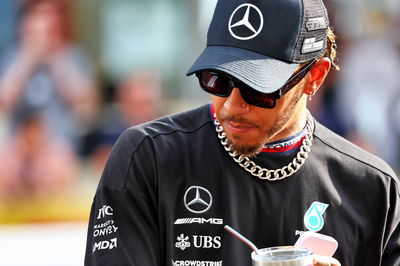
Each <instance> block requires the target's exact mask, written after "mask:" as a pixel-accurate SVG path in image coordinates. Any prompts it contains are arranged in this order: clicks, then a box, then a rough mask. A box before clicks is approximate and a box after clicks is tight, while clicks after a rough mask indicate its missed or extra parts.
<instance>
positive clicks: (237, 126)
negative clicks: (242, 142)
mask: <svg viewBox="0 0 400 266" xmlns="http://www.w3.org/2000/svg"><path fill="white" fill-rule="evenodd" d="M225 127H226V130H228V131H230V132H232V133H236V134H243V133H246V132H249V131H250V130H252V129H254V128H256V126H255V125H252V124H248V123H240V122H234V121H226V122H225Z"/></svg>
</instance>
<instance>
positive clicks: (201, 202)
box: [183, 186, 212, 213]
mask: <svg viewBox="0 0 400 266" xmlns="http://www.w3.org/2000/svg"><path fill="white" fill-rule="evenodd" d="M183 201H184V203H185V207H186V209H188V210H189V211H191V212H193V213H204V212H206V211H208V209H210V207H211V204H212V195H211V193H210V192H209V191H208V190H207V189H205V188H203V187H199V186H191V187H190V188H188V189H187V190H186V192H185V196H184V198H183Z"/></svg>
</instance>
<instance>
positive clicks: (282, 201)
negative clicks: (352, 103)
mask: <svg viewBox="0 0 400 266" xmlns="http://www.w3.org/2000/svg"><path fill="white" fill-rule="evenodd" d="M296 152H297V151H296V150H292V151H289V152H282V153H274V154H273V155H271V154H270V153H261V154H259V155H258V156H257V158H256V159H255V161H257V163H258V164H259V165H260V166H262V167H265V168H268V169H276V168H279V167H282V166H284V165H286V164H287V163H289V162H290V161H291V160H292V159H293V157H294V156H295V155H296ZM399 221H400V196H399V182H398V179H397V177H396V176H395V174H394V173H393V171H392V170H391V168H390V167H389V166H387V164H386V163H384V162H383V161H382V160H380V159H379V158H377V157H375V156H373V155H371V154H369V153H367V152H365V151H363V150H361V149H360V148H358V147H356V146H354V145H353V144H351V143H350V142H348V141H346V140H344V139H343V138H341V137H339V136H337V135H336V134H334V133H332V132H331V131H329V130H328V129H326V128H325V127H323V126H322V125H320V124H318V123H316V125H315V130H314V139H313V145H312V147H311V152H310V153H309V157H308V159H307V160H306V162H305V164H304V165H303V166H302V167H301V168H300V169H299V171H298V172H296V173H295V174H294V175H292V176H290V177H288V178H286V179H283V180H281V181H276V182H269V181H266V180H261V179H259V178H257V177H254V176H252V175H250V174H249V173H248V172H246V171H245V170H244V169H243V168H242V167H240V166H239V165H238V164H237V163H236V162H235V161H234V160H233V159H232V158H231V157H230V156H229V154H228V153H227V152H226V151H225V150H224V147H223V146H222V145H221V143H220V141H219V139H218V138H217V134H216V132H215V126H214V122H213V119H212V118H211V116H210V110H209V106H208V105H205V106H202V107H200V108H197V109H195V110H191V111H188V112H184V113H180V114H175V115H171V116H167V117H164V118H161V119H158V120H156V121H152V122H149V123H147V124H143V125H140V126H136V127H133V128H130V129H128V130H127V131H126V132H125V133H124V134H123V135H122V136H121V137H120V138H119V140H118V142H117V144H116V145H115V147H114V149H113V151H112V153H111V155H110V158H109V160H108V163H107V165H106V168H105V170H104V172H103V175H102V178H101V181H100V184H99V187H98V189H97V192H96V195H95V198H94V202H93V205H92V210H91V216H90V223H89V230H88V239H87V250H86V257H85V265H96V266H98V265H118V266H123V265H141V266H158V265H160V266H161V265H162V266H164V265H172V266H186V265H194V266H221V265H224V266H250V265H251V257H250V254H251V249H250V248H249V247H248V246H247V245H245V244H243V242H241V241H239V240H238V239H237V238H235V237H234V236H232V235H231V234H229V233H228V232H227V231H225V230H224V228H223V227H224V225H225V224H227V225H230V226H231V227H233V228H234V229H236V230H237V231H239V232H240V233H241V234H242V235H244V236H246V237H247V238H248V239H249V240H251V241H252V242H253V243H254V244H255V245H256V246H257V247H259V248H264V247H271V246H280V245H293V244H294V243H295V242H296V240H297V238H298V236H299V234H301V232H303V231H307V230H314V231H319V232H320V233H322V234H326V235H329V236H332V237H334V238H335V239H336V240H337V241H338V243H339V247H338V250H337V251H336V253H335V255H334V257H336V258H337V259H338V260H339V261H340V262H341V263H342V265H344V266H361V265H363V266H377V265H385V266H393V265H400V226H399Z"/></svg>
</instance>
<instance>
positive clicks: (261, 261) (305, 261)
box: [251, 246, 313, 266]
mask: <svg viewBox="0 0 400 266" xmlns="http://www.w3.org/2000/svg"><path fill="white" fill-rule="evenodd" d="M251 260H252V262H253V266H312V265H313V253H312V251H311V250H310V249H307V248H302V247H295V246H280V247H270V248H263V249H259V250H258V251H257V253H256V252H252V253H251Z"/></svg>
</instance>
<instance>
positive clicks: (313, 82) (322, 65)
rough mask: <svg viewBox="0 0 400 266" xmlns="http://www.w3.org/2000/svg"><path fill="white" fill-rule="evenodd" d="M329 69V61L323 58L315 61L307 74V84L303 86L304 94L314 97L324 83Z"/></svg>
mask: <svg viewBox="0 0 400 266" xmlns="http://www.w3.org/2000/svg"><path fill="white" fill-rule="evenodd" d="M330 68H331V60H330V59H329V58H328V57H323V58H321V59H319V60H317V61H316V62H315V63H314V65H313V66H312V67H311V69H310V70H309V72H308V74H307V79H306V80H307V82H306V84H305V86H304V93H305V94H307V95H311V96H312V95H314V94H315V93H316V92H317V91H318V89H319V87H320V86H321V85H322V83H323V82H324V80H325V78H326V76H327V75H328V73H329V70H330Z"/></svg>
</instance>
